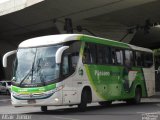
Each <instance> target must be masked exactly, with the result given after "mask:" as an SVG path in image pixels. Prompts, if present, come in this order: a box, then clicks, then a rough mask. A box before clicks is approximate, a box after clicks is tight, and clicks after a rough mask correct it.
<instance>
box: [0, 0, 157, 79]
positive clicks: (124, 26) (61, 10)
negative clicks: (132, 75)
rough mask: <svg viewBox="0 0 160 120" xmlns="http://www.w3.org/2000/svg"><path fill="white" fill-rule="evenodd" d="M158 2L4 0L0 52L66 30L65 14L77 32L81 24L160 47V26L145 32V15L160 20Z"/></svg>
mask: <svg viewBox="0 0 160 120" xmlns="http://www.w3.org/2000/svg"><path fill="white" fill-rule="evenodd" d="M159 6H160V1H159V0H21V1H20V0H7V1H6V2H4V3H1V4H0V48H1V51H0V55H3V54H4V53H5V52H7V51H9V50H13V49H16V48H17V46H18V44H19V43H20V42H21V41H23V40H25V39H28V38H32V37H37V36H43V35H50V34H59V33H65V31H64V29H63V28H64V22H65V21H64V19H65V18H71V19H72V21H73V28H74V32H76V33H78V32H77V31H76V26H78V25H81V26H82V27H83V28H87V29H88V30H90V31H91V32H92V33H94V34H95V35H96V36H100V37H106V38H110V39H114V40H118V41H123V42H128V43H129V42H131V43H132V44H136V45H139V46H143V47H148V48H159V47H160V44H159V43H160V40H159V38H160V35H159V31H160V29H159V28H158V27H156V28H155V27H154V28H153V27H151V29H150V30H149V32H147V33H145V32H144V28H145V26H146V20H147V19H150V21H149V23H151V25H150V26H152V25H153V23H155V22H156V23H158V22H159V23H160V13H159V11H160V7H159ZM137 26H139V27H138V28H139V29H136V28H137ZM128 29H129V30H131V32H130V34H128ZM82 33H85V34H89V33H88V32H87V31H83V32H82ZM122 38H124V39H122ZM7 76H10V75H9V74H7ZM9 78H10V77H9Z"/></svg>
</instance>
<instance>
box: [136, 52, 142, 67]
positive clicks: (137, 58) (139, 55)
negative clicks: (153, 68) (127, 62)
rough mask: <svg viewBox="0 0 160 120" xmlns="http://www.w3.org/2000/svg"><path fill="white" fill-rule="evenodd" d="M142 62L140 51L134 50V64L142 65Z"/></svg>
mask: <svg viewBox="0 0 160 120" xmlns="http://www.w3.org/2000/svg"><path fill="white" fill-rule="evenodd" d="M142 62H143V57H142V54H141V52H138V51H136V54H135V65H136V66H142Z"/></svg>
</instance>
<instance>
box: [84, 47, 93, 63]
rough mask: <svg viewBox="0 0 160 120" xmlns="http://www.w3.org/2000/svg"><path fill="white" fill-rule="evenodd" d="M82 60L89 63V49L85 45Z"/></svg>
mask: <svg viewBox="0 0 160 120" xmlns="http://www.w3.org/2000/svg"><path fill="white" fill-rule="evenodd" d="M82 61H83V63H91V60H90V50H89V48H87V47H85V49H84V53H83V58H82Z"/></svg>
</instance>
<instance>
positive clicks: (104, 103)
mask: <svg viewBox="0 0 160 120" xmlns="http://www.w3.org/2000/svg"><path fill="white" fill-rule="evenodd" d="M99 104H100V105H101V106H104V107H106V106H110V105H111V104H112V101H103V102H99Z"/></svg>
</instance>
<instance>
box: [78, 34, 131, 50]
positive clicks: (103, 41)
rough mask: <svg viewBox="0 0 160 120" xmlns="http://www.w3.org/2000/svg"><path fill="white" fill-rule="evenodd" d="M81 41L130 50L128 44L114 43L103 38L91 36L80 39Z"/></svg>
mask: <svg viewBox="0 0 160 120" xmlns="http://www.w3.org/2000/svg"><path fill="white" fill-rule="evenodd" d="M80 40H82V41H85V42H92V43H98V44H104V45H108V46H115V47H122V48H127V49H129V48H130V47H129V45H128V44H126V43H121V42H118V41H113V40H109V39H103V38H98V37H97V38H96V37H90V36H85V35H84V36H82V37H80Z"/></svg>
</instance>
